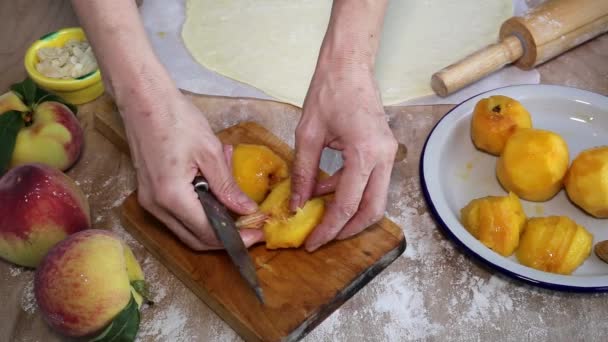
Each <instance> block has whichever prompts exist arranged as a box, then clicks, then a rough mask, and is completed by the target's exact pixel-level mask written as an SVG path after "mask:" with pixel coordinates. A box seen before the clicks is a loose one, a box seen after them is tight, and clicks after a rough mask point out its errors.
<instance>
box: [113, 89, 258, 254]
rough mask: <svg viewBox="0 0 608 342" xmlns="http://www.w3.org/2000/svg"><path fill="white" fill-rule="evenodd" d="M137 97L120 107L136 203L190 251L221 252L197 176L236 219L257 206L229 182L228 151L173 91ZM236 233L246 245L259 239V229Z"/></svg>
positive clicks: (194, 108)
mask: <svg viewBox="0 0 608 342" xmlns="http://www.w3.org/2000/svg"><path fill="white" fill-rule="evenodd" d="M141 93H142V94H143V95H134V96H132V97H131V98H129V99H128V100H127V101H126V103H122V104H121V103H119V109H120V111H121V113H122V114H123V119H124V122H125V129H126V132H127V138H128V140H129V147H130V149H131V156H132V159H133V163H134V165H135V168H136V170H137V182H138V200H139V202H140V204H141V205H142V206H143V207H144V208H145V209H146V210H148V211H149V212H150V213H152V214H153V215H154V216H155V217H156V218H158V219H159V220H160V221H162V222H163V223H164V224H165V225H166V226H167V227H168V228H169V229H170V230H171V231H172V232H173V233H175V234H176V235H177V236H178V237H179V239H180V240H182V241H183V242H184V243H185V244H186V245H188V246H189V247H190V248H192V249H194V250H197V251H201V250H211V249H221V248H222V247H223V246H222V244H221V243H220V242H219V241H218V240H217V238H216V236H215V233H214V232H213V230H212V229H211V227H210V226H209V222H208V221H207V218H206V216H205V212H204V210H203V208H202V206H201V203H200V202H199V200H198V196H197V194H196V192H195V190H194V187H193V186H192V180H193V179H194V177H195V176H196V175H197V174H198V173H199V172H200V173H201V174H202V175H204V177H205V178H206V179H207V181H208V182H209V186H210V189H211V191H212V192H213V193H214V194H215V195H216V197H217V198H218V199H219V200H220V201H221V202H222V203H223V204H224V205H226V207H228V208H229V209H230V210H232V211H234V212H236V213H238V214H240V215H246V214H251V213H253V212H255V211H256V210H257V205H256V204H255V202H253V201H252V200H251V199H249V198H248V197H247V196H246V195H245V194H244V193H242V192H241V191H240V189H239V188H238V186H237V185H236V183H235V181H234V179H233V178H232V172H231V166H230V160H231V154H232V149H231V147H224V146H223V145H222V144H221V143H220V141H219V140H218V139H217V137H216V136H215V134H213V131H212V130H211V128H210V127H209V124H208V122H207V120H206V119H205V117H204V116H203V114H202V113H201V112H200V111H199V110H198V109H197V108H196V107H195V106H194V105H193V104H192V103H191V102H190V101H189V100H188V99H187V98H185V97H184V96H183V95H182V94H181V93H180V92H179V91H178V90H177V89H175V88H169V87H167V88H164V89H147V90H145V91H142V92H141ZM121 98H123V99H124V97H121ZM240 232H241V237H242V238H243V241H244V243H245V245H246V246H250V245H252V244H254V243H256V242H258V241H261V240H262V239H263V232H262V231H261V230H246V229H245V230H241V231H240Z"/></svg>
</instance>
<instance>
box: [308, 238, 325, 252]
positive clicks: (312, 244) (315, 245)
mask: <svg viewBox="0 0 608 342" xmlns="http://www.w3.org/2000/svg"><path fill="white" fill-rule="evenodd" d="M321 246H323V241H319V240H316V239H315V240H311V241H308V242H307V243H306V251H307V252H314V251H315V250H317V249H319V247H321Z"/></svg>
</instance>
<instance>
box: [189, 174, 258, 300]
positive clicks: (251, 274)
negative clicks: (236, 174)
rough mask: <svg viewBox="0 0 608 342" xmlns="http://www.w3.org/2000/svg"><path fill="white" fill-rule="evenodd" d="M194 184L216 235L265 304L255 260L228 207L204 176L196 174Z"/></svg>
mask: <svg viewBox="0 0 608 342" xmlns="http://www.w3.org/2000/svg"><path fill="white" fill-rule="evenodd" d="M192 184H193V185H194V189H195V190H196V193H197V194H198V198H199V200H200V202H201V205H202V206H203V209H204V210H205V214H206V215H207V219H208V220H209V223H210V224H211V227H212V229H213V231H214V232H215V235H216V236H217V238H218V240H220V242H221V243H222V244H223V245H224V248H225V249H226V252H227V253H228V256H229V257H230V259H231V260H232V263H233V264H234V265H235V266H236V267H237V269H238V271H239V273H240V275H241V277H242V278H243V279H244V280H245V282H247V285H248V286H249V288H251V289H252V290H253V291H254V293H255V296H256V298H257V299H258V301H259V302H260V303H262V304H264V294H263V292H262V288H261V287H260V285H259V283H258V278H257V275H256V273H255V267H254V266H253V261H252V260H251V257H250V256H249V253H248V251H247V248H246V247H245V244H244V243H243V240H242V239H241V235H240V234H239V232H238V228H237V227H236V224H235V223H234V220H233V219H232V217H231V216H230V214H229V213H228V209H226V207H225V206H224V205H223V204H222V203H220V201H218V200H217V198H215V196H214V195H213V194H212V193H211V192H210V191H209V183H207V180H206V179H205V178H204V177H202V176H196V177H195V178H194V181H193V182H192Z"/></svg>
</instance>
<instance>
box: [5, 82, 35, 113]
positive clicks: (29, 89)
mask: <svg viewBox="0 0 608 342" xmlns="http://www.w3.org/2000/svg"><path fill="white" fill-rule="evenodd" d="M37 88H38V87H37V86H36V84H35V83H34V81H32V79H31V78H29V77H28V78H26V79H25V80H23V82H21V83H16V84H13V85H12V86H11V90H12V91H14V92H16V93H17V94H19V96H21V98H22V99H23V101H24V102H25V105H26V106H28V107H31V105H32V104H34V103H35V102H36V92H37V91H36V90H37Z"/></svg>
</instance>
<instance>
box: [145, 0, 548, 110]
mask: <svg viewBox="0 0 608 342" xmlns="http://www.w3.org/2000/svg"><path fill="white" fill-rule="evenodd" d="M513 4H514V9H515V15H518V14H521V13H523V12H524V11H526V10H527V9H528V5H527V4H526V2H525V1H524V0H513ZM185 5H186V0H175V1H163V0H146V1H144V3H143V5H142V7H141V8H140V11H141V14H142V18H143V21H144V26H145V28H146V31H147V32H148V36H149V39H150V41H151V43H152V46H153V47H154V49H155V51H156V54H157V55H158V57H159V58H160V60H161V62H162V63H163V64H164V65H165V67H166V68H167V69H168V70H169V73H170V74H171V76H172V77H173V79H174V81H175V83H176V84H177V86H178V87H179V88H180V89H183V90H187V91H190V92H193V93H197V94H206V95H218V96H231V97H251V98H259V99H273V98H271V97H269V96H268V95H266V94H264V93H263V92H262V91H260V90H258V89H256V88H254V87H252V86H249V85H247V84H244V83H241V82H238V81H234V80H232V79H229V78H227V77H224V76H222V75H219V74H217V73H215V72H212V71H210V70H208V69H206V68H205V67H203V66H202V65H200V64H198V63H197V62H196V61H195V60H194V59H193V58H192V57H191V56H190V53H189V52H188V50H187V49H186V47H185V46H184V44H183V42H182V39H181V29H182V25H183V23H184V20H185ZM497 34H498V33H497ZM539 81H540V76H539V74H538V72H537V71H536V70H530V71H523V70H520V69H517V68H516V67H512V66H510V67H507V68H505V69H503V70H501V71H498V72H496V73H494V74H493V75H491V76H489V77H487V78H485V79H483V80H481V81H479V82H477V83H475V84H472V85H470V86H469V87H467V88H464V89H462V90H460V91H458V92H456V93H454V94H452V95H450V96H448V97H446V98H440V97H438V96H435V95H430V96H426V97H421V98H417V99H413V100H409V101H406V102H403V103H401V105H431V104H456V103H460V102H462V101H464V100H466V99H468V98H470V97H472V96H474V95H477V94H479V93H481V92H484V91H487V90H491V89H495V88H499V87H504V86H508V85H514V84H538V83H539ZM429 82H430V80H429Z"/></svg>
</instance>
